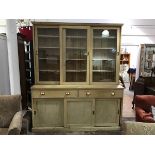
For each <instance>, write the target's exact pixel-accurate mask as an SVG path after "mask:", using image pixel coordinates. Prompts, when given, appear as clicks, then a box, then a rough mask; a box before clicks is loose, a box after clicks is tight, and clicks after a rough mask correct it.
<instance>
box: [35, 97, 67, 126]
mask: <svg viewBox="0 0 155 155" xmlns="http://www.w3.org/2000/svg"><path fill="white" fill-rule="evenodd" d="M33 110H34V113H33V127H63V126H64V102H63V99H36V100H35V101H34V103H33Z"/></svg>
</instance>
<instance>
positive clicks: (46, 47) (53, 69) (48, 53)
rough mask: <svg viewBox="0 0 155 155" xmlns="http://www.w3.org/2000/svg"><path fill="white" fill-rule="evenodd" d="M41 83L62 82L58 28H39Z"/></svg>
mask: <svg viewBox="0 0 155 155" xmlns="http://www.w3.org/2000/svg"><path fill="white" fill-rule="evenodd" d="M38 59H39V60H38V62H39V81H60V45H59V29H58V28H38Z"/></svg>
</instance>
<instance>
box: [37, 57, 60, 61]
mask: <svg viewBox="0 0 155 155" xmlns="http://www.w3.org/2000/svg"><path fill="white" fill-rule="evenodd" d="M39 60H52V61H60V59H55V58H52V57H51V58H49V57H48V58H39Z"/></svg>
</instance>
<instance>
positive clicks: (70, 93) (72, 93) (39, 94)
mask: <svg viewBox="0 0 155 155" xmlns="http://www.w3.org/2000/svg"><path fill="white" fill-rule="evenodd" d="M32 96H33V98H75V97H78V91H77V90H68V89H65V90H46V89H45V90H44V89H42V90H36V91H33V92H32Z"/></svg>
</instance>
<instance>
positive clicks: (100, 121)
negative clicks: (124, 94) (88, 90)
mask: <svg viewBox="0 0 155 155" xmlns="http://www.w3.org/2000/svg"><path fill="white" fill-rule="evenodd" d="M119 113H120V100H119V99H97V100H96V101H95V126H119V115H120V114H119Z"/></svg>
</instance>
